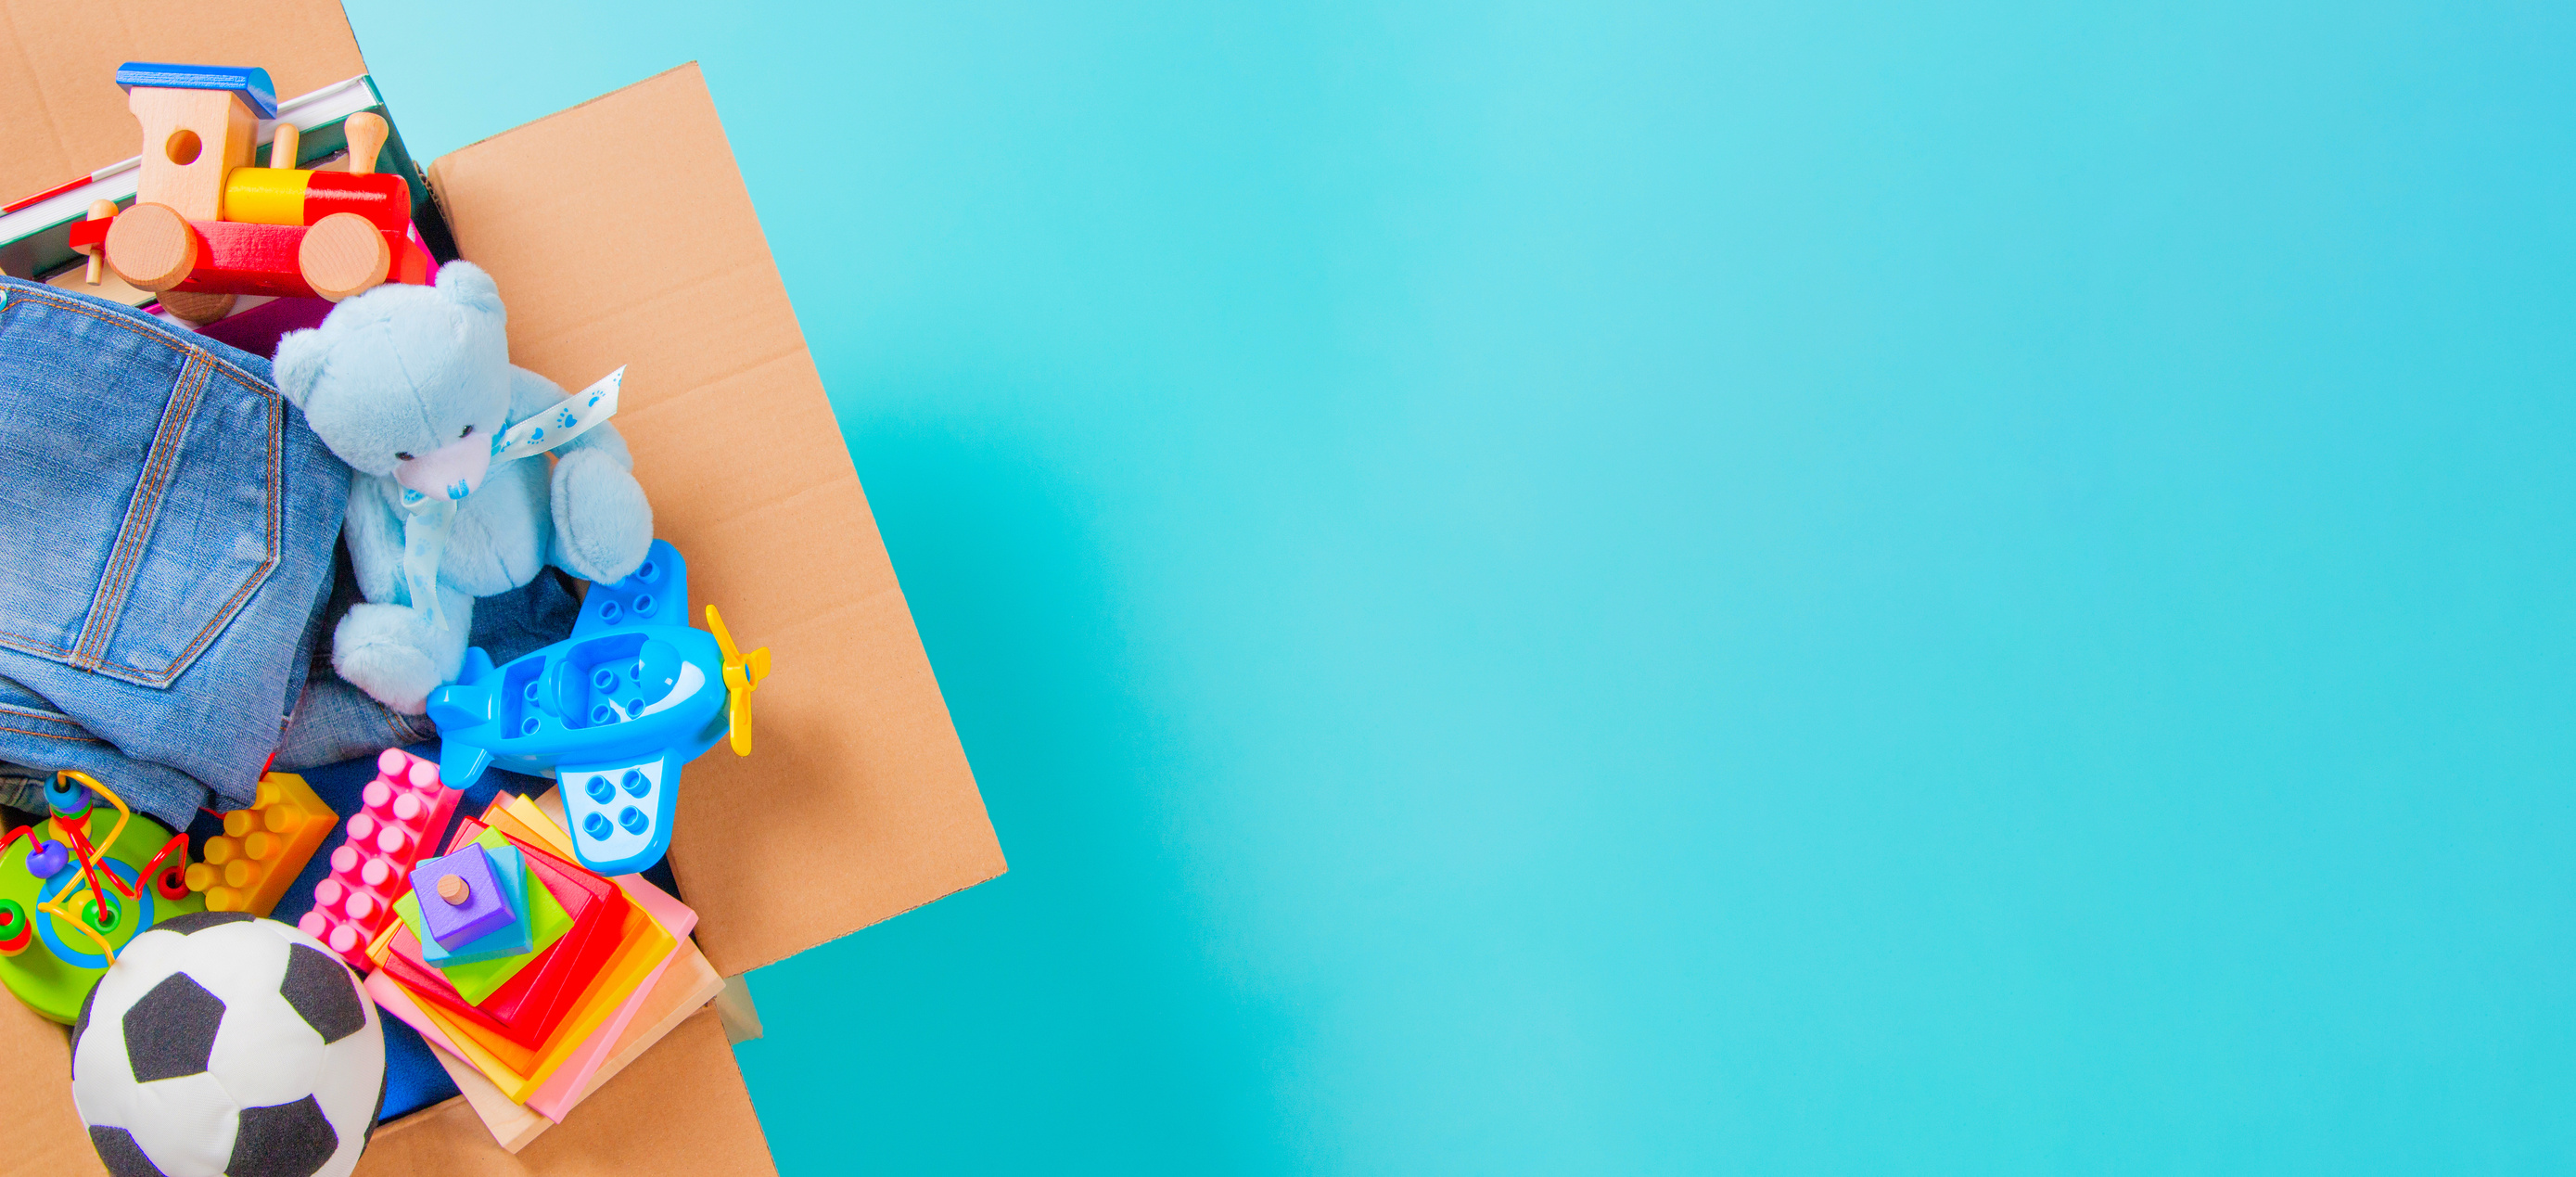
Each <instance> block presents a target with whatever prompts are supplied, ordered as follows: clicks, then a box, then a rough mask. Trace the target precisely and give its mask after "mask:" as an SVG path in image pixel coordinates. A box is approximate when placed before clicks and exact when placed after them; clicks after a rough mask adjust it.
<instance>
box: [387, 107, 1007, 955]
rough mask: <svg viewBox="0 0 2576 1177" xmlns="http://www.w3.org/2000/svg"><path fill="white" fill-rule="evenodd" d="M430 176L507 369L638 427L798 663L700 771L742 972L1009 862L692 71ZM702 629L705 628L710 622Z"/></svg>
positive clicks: (732, 584) (733, 624)
mask: <svg viewBox="0 0 2576 1177" xmlns="http://www.w3.org/2000/svg"><path fill="white" fill-rule="evenodd" d="M429 177H430V187H431V188H432V190H433V191H434V192H435V193H436V194H437V196H438V201H439V205H440V207H441V209H442V210H443V211H444V212H445V214H446V217H447V222H448V225H449V227H450V228H451V229H453V230H454V232H455V234H456V244H457V248H458V250H459V251H460V252H461V253H463V255H464V256H465V258H466V259H467V260H469V261H473V262H475V263H477V264H479V265H482V266H483V267H485V268H486V269H488V270H490V271H491V273H492V276H493V277H494V278H495V279H496V280H497V281H498V282H499V283H500V287H501V297H502V299H503V300H504V301H505V302H506V303H507V304H508V306H509V313H510V352H511V359H512V360H514V361H515V362H517V363H519V364H521V365H522V366H525V367H528V368H531V369H534V370H536V371H538V372H542V373H544V374H545V375H546V376H548V377H551V378H552V379H554V380H555V381H556V382H557V383H560V384H562V385H563V386H564V387H566V388H579V387H582V386H583V385H586V384H588V383H590V382H591V381H593V380H596V379H598V378H599V377H601V376H603V375H606V374H607V373H608V372H609V371H610V370H612V369H614V368H616V367H618V366H619V365H621V364H622V365H625V366H626V368H627V372H626V383H625V387H624V390H623V392H622V394H621V398H622V399H621V408H620V410H619V412H618V415H617V419H616V421H617V426H618V429H619V430H620V432H622V433H623V434H624V435H625V437H626V440H627V443H628V445H629V446H630V447H631V448H632V449H633V451H634V455H635V473H636V476H637V477H638V478H639V479H640V480H641V481H642V482H643V484H644V488H645V491H646V492H647V493H648V494H649V495H651V497H652V500H653V516H654V530H655V532H656V533H657V534H659V535H660V536H661V537H662V538H664V539H668V540H670V541H671V542H672V543H673V544H675V545H677V546H678V547H679V549H680V552H681V554H682V555H684V556H686V557H687V558H688V561H689V599H690V601H691V603H692V605H693V607H695V608H698V609H700V610H701V611H703V609H704V607H705V606H706V605H709V604H712V605H715V606H717V607H718V608H720V609H721V610H722V611H723V613H724V618H725V624H726V626H727V628H729V629H731V630H732V631H733V634H734V636H735V638H736V639H737V640H738V641H740V642H741V643H742V644H743V646H744V647H745V648H746V649H748V648H750V647H752V646H764V645H765V646H768V647H770V648H771V650H772V653H773V655H774V657H775V658H776V665H775V669H774V670H773V671H772V673H771V675H770V677H769V679H768V680H767V681H766V682H764V683H762V684H761V686H760V688H759V690H758V691H757V692H756V693H755V694H754V695H753V697H752V698H753V708H752V709H753V713H754V715H755V716H756V717H757V720H758V722H757V725H756V731H757V733H758V738H757V740H756V742H755V746H754V749H753V753H752V755H751V756H750V757H749V758H747V759H746V758H739V757H736V756H735V755H734V754H733V753H732V752H731V751H730V750H728V749H727V748H725V747H724V746H723V745H721V744H720V745H718V746H717V748H716V750H715V751H713V752H711V753H709V754H707V755H705V756H702V757H700V758H699V759H698V760H696V761H694V762H692V763H691V764H690V765H689V767H688V771H687V773H686V774H685V775H684V778H683V781H682V785H681V788H680V794H679V817H678V824H677V825H676V826H675V827H674V830H673V837H672V843H671V866H672V870H673V872H674V873H675V874H676V875H677V876H678V878H679V883H680V890H681V893H682V895H683V897H684V898H685V899H686V900H687V901H688V903H689V905H690V906H692V907H694V908H696V909H697V910H698V912H699V914H700V917H701V919H702V921H703V922H701V923H700V924H699V926H698V942H699V944H700V946H701V947H702V948H703V949H704V950H705V952H706V955H707V959H708V960H709V961H710V962H711V963H713V964H714V965H715V966H716V969H717V971H719V972H721V973H724V974H726V975H732V974H735V973H740V972H742V971H744V970H746V969H750V968H754V967H756V966H759V965H764V964H768V963H770V962H772V961H776V960H779V959H781V958H783V957H787V956H790V955H793V954H795V953H797V952H801V951H803V950H805V949H807V948H810V947H812V946H814V945H816V944H820V943H822V942H824V941H826V940H830V939H833V938H835V937H838V936H841V935H844V934H847V933H849V932H852V931H855V930H857V929H859V928H861V927H864V926H866V925H868V924H871V923H874V922H876V921H878V920H881V919H884V918H886V917H888V916H892V915H895V914H898V913H900V912H903V911H906V910H909V909H911V908H913V907H917V906H920V905H921V904H924V903H927V902H929V901H931V900H933V899H937V898H939V897H940V896H942V895H946V894H948V893H950V892H952V891H956V890H959V889H961V888H965V887H968V886H972V885H974V884H975V883H978V882H982V881H983V880H985V879H989V878H992V877H993V876H995V875H998V874H1000V873H1001V872H1002V870H1003V867H1004V864H1003V861H1002V852H1001V847H1000V846H999V845H998V844H997V843H996V842H995V840H994V836H993V828H992V823H991V822H990V821H989V820H988V819H987V818H986V816H985V813H984V803H983V798H982V797H981V796H980V795H979V794H978V793H977V792H976V790H975V779H974V776H973V774H972V773H971V772H970V771H969V770H968V768H967V765H966V756H965V753H964V751H963V750H962V749H961V748H960V747H959V746H958V743H957V733H956V729H955V728H953V727H952V726H951V725H950V723H949V719H948V707H947V704H946V703H945V702H944V701H943V700H942V699H941V698H940V695H939V684H938V682H937V680H935V679H934V678H932V676H931V671H930V662H929V658H928V657H927V656H926V655H925V654H924V653H923V651H922V648H921V638H920V635H919V634H917V633H916V632H915V631H914V629H913V624H912V613H911V611H910V609H909V608H908V607H906V605H905V604H904V599H903V592H902V590H901V589H900V588H899V587H897V585H896V583H895V576H894V569H893V566H892V565H891V564H890V563H889V562H888V561H887V558H886V552H885V545H884V544H883V542H882V541H880V540H879V538H878V536H877V530H876V522H875V520H874V518H873V517H872V516H871V515H870V514H869V512H868V504H867V498H866V496H865V495H864V494H862V493H861V492H860V489H859V480H858V474H857V471H856V470H855V469H854V468H853V467H852V466H851V464H850V456H849V450H848V447H847V445H846V444H845V443H844V442H843V441H842V439H841V431H840V426H839V424H838V422H837V421H836V420H835V418H834V417H833V415H832V407H831V403H830V402H829V401H828V400H826V399H825V397H824V394H823V384H822V379H821V377H820V376H819V375H818V374H817V373H816V372H815V370H814V361H813V357H812V355H811V354H810V353H809V352H808V351H807V349H806V346H805V337H804V334H803V332H801V331H800V330H799V329H798V327H797V324H796V316H795V312H794V310H793V309H792V308H791V307H790V306H789V305H788V301H787V290H786V287H785V286H784V285H783V284H782V283H781V281H780V279H779V276H778V270H777V268H776V266H775V265H773V264H772V262H771V260H770V254H769V246H768V242H767V241H766V239H764V238H763V237H762V235H761V231H760V222H759V220H758V218H757V217H756V216H755V215H754V214H753V212H752V207H751V196H750V193H749V192H748V191H746V190H745V188H744V187H743V182H742V177H741V175H740V173H738V172H737V171H736V170H735V168H734V163H733V150H732V148H731V146H730V145H728V144H727V142H726V140H725V134H724V128H723V126H722V125H721V124H720V123H719V122H718V121H717V118H716V110H715V103H714V101H713V99H712V98H711V97H710V96H709V95H708V93H707V88H706V83H705V80H704V79H703V78H702V77H701V76H700V74H699V72H698V68H697V66H696V65H695V64H690V65H686V66H682V67H680V68H678V69H674V70H671V71H669V72H667V73H664V74H661V75H659V76H657V77H654V78H651V79H648V80H646V81H643V82H640V83H637V84H636V85H633V86H630V87H627V88H626V89H624V90H620V91H618V92H616V93H614V94H610V95H608V96H606V97H604V98H599V99H595V100H593V101H591V102H588V103H585V104H583V105H581V106H578V107H574V108H573V109H571V110H567V111H564V112H562V113H559V114H555V115H550V116H548V117H547V118H545V119H543V120H540V121H538V122H535V123H531V124H529V125H527V126H524V127H520V128H518V129H517V130H514V131H510V132H507V133H505V134H502V135H498V136H495V137H493V138H490V139H486V140H484V141H482V142H480V143H476V144H474V145H472V146H470V147H466V148H463V149H460V150H458V151H455V152H452V153H450V154H448V155H446V156H444V157H442V158H440V159H438V160H437V161H436V162H434V163H432V164H431V165H430V169H429ZM692 620H694V621H695V622H696V623H697V624H700V625H703V624H705V622H704V618H703V613H701V616H700V617H698V618H693V619H692Z"/></svg>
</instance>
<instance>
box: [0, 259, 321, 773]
mask: <svg viewBox="0 0 2576 1177" xmlns="http://www.w3.org/2000/svg"><path fill="white" fill-rule="evenodd" d="M22 302H38V303H42V304H44V305H46V306H48V307H52V308H54V309H56V310H61V311H69V312H71V313H73V314H76V315H82V316H85V317H87V318H90V319H94V320H97V321H98V322H102V323H106V324H108V325H110V326H113V327H117V328H120V329H122V330H125V331H130V332H133V333H135V334H137V335H142V336H144V337H146V338H147V339H150V340H151V341H152V342H154V343H157V344H160V345H161V346H163V347H166V348H169V349H171V350H173V351H176V352H180V353H181V354H183V355H185V356H186V357H187V361H186V367H187V368H188V369H193V370H195V371H196V372H197V373H198V376H199V379H198V382H197V388H198V391H199V392H200V393H202V391H203V390H204V387H205V385H206V383H207V382H208V381H209V380H210V379H211V378H212V376H213V371H212V370H221V371H222V372H224V373H226V374H227V375H230V376H231V377H233V378H234V379H235V380H238V381H239V382H241V384H242V385H244V386H245V387H246V388H248V389H249V390H250V391H251V392H252V393H254V394H256V395H258V396H260V397H261V398H262V399H264V400H266V401H267V402H268V409H269V431H268V450H269V465H268V486H267V488H266V489H267V494H268V512H267V519H266V523H267V530H268V535H267V540H268V557H269V558H268V559H266V560H264V561H262V562H261V564H260V566H259V567H258V568H256V569H253V570H252V572H251V575H250V576H248V577H246V578H245V579H244V581H243V583H242V585H241V587H240V588H238V589H236V590H235V591H234V593H233V596H232V598H231V599H230V600H228V601H226V602H225V603H224V606H223V607H222V608H221V609H218V610H217V611H216V614H215V617H214V619H213V620H212V621H210V622H209V623H208V624H207V625H206V627H205V628H204V629H202V630H200V631H198V634H197V637H196V639H195V640H194V641H192V642H190V643H189V645H188V646H187V647H186V648H185V649H184V650H183V651H182V652H181V653H180V654H179V655H178V656H176V657H174V658H173V659H172V660H171V664H170V665H169V666H168V667H166V668H164V669H162V670H159V671H146V670H142V669H139V668H136V667H132V666H128V665H126V664H124V663H121V662H118V663H110V662H107V661H105V658H104V653H103V652H102V653H101V654H100V655H99V656H98V657H97V659H96V662H95V665H93V666H82V665H81V657H82V656H81V654H80V653H79V649H80V646H81V645H82V644H84V643H75V645H74V647H73V648H72V649H69V650H66V649H64V648H62V647H60V646H56V645H53V644H51V643H47V642H42V641H38V640H36V639H35V638H33V637H31V636H28V635H25V634H15V633H9V632H7V631H4V630H0V649H14V650H19V651H22V652H26V653H32V654H37V655H40V656H47V657H51V658H54V659H57V660H61V661H64V662H67V663H70V664H71V665H73V666H75V667H78V668H80V669H85V670H101V671H104V670H107V669H109V668H111V667H112V668H114V669H115V670H120V671H125V672H126V673H124V674H116V675H113V677H116V678H122V679H127V680H128V681H132V682H136V683H138V684H140V685H144V686H151V687H160V686H165V685H167V684H168V683H170V682H171V681H172V680H173V679H176V678H177V677H178V676H179V675H180V674H181V673H182V672H184V671H185V670H186V668H187V666H188V664H189V663H190V662H192V661H193V660H194V659H195V657H196V656H197V655H198V654H200V653H202V652H204V648H205V647H206V646H207V645H209V644H211V643H212V641H213V639H214V636H215V635H216V634H218V633H221V632H222V630H223V628H224V626H225V625H226V624H228V623H229V622H230V621H231V619H232V616H233V614H234V613H235V612H236V611H238V609H239V608H240V606H241V604H242V602H243V601H245V600H247V599H248V598H249V596H250V595H251V594H252V593H254V592H256V591H258V588H259V586H260V585H262V584H265V583H267V580H268V574H269V573H271V572H273V571H275V570H276V568H277V564H278V553H279V550H280V549H281V548H282V547H283V546H284V543H285V538H284V534H283V533H284V521H283V515H284V512H285V503H284V501H283V499H284V496H283V493H282V484H283V482H284V469H283V467H284V465H285V459H284V454H283V450H284V440H285V438H284V432H285V431H284V420H283V418H284V416H285V409H284V401H283V399H282V398H281V397H280V395H279V394H278V392H277V391H276V390H275V389H274V388H271V387H270V386H269V385H268V384H267V383H266V382H265V381H262V380H260V379H259V378H257V377H255V376H252V375H251V374H250V373H248V372H246V371H244V370H243V369H242V368H241V367H240V366H238V365H236V364H234V363H232V362H231V361H229V360H226V359H224V358H223V357H221V356H218V355H216V354H214V353H213V352H212V351H210V350H208V349H207V348H205V347H203V346H202V345H199V344H195V343H192V342H188V341H184V340H176V339H171V338H168V337H166V336H163V335H161V334H159V333H157V332H155V331H153V330H151V329H150V328H148V327H145V326H144V325H143V324H140V323H136V322H133V321H132V320H130V319H127V318H125V317H123V316H121V315H115V314H109V313H106V312H103V311H100V310H98V309H96V308H93V307H89V306H84V305H82V304H80V303H78V302H74V301H69V300H66V299H64V298H62V297H60V296H56V295H52V294H50V292H46V291H43V290H41V288H39V289H25V288H19V287H12V288H11V294H10V297H9V298H8V299H7V300H6V301H0V313H6V312H7V311H8V310H9V309H10V307H11V306H13V305H15V304H18V303H22ZM181 379H182V382H183V383H184V382H185V379H186V377H185V375H183V376H182V377H181ZM189 411H190V413H191V414H192V415H193V413H194V411H195V410H194V405H193V404H192V405H191V406H190V409H189ZM158 448H159V443H158V441H157V439H156V441H155V449H156V450H157V449H158ZM173 460H175V455H173ZM145 477H146V479H147V481H148V480H149V479H150V473H149V471H148V470H147V472H146V475H145ZM156 497H157V495H156ZM158 509H159V508H158V505H157V503H156V504H155V505H154V507H153V510H154V511H155V513H156V514H157V512H158ZM129 513H130V509H129ZM140 560H141V553H140V551H139V550H138V551H137V552H136V553H135V562H136V563H137V564H139V563H140ZM115 575H116V574H115V573H114V572H113V571H111V573H110V576H111V577H113V576H115ZM101 587H102V589H104V588H105V587H106V586H104V585H102V586H101ZM122 595H123V594H122V591H121V590H120V592H119V594H118V596H119V599H120V601H121V598H122ZM95 611H96V605H95V604H93V606H92V612H93V614H95ZM0 730H6V729H0ZM57 738H60V737H57Z"/></svg>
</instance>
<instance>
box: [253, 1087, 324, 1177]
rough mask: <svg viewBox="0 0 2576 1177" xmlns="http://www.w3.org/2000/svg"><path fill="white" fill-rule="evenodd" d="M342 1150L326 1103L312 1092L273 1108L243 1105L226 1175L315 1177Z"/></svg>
mask: <svg viewBox="0 0 2576 1177" xmlns="http://www.w3.org/2000/svg"><path fill="white" fill-rule="evenodd" d="M339 1149H340V1134H339V1133H338V1132H335V1131H333V1130H332V1129H331V1121H330V1120H329V1119H328V1118H327V1117H325V1116H323V1114H322V1105H321V1104H319V1103H315V1102H314V1101H313V1097H312V1096H310V1095H308V1096H305V1097H304V1098H302V1099H299V1100H296V1101H295V1102H294V1103H282V1104H279V1105H277V1106H276V1107H269V1108H243V1109H242V1110H241V1130H240V1131H239V1132H238V1133H236V1134H235V1135H234V1136H233V1159H232V1163H231V1164H229V1165H226V1166H224V1173H225V1174H226V1177H313V1174H314V1173H315V1172H316V1171H318V1170H320V1169H321V1168H322V1164H323V1162H325V1161H328V1160H330V1159H331V1154H332V1153H334V1152H338V1151H339Z"/></svg>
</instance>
